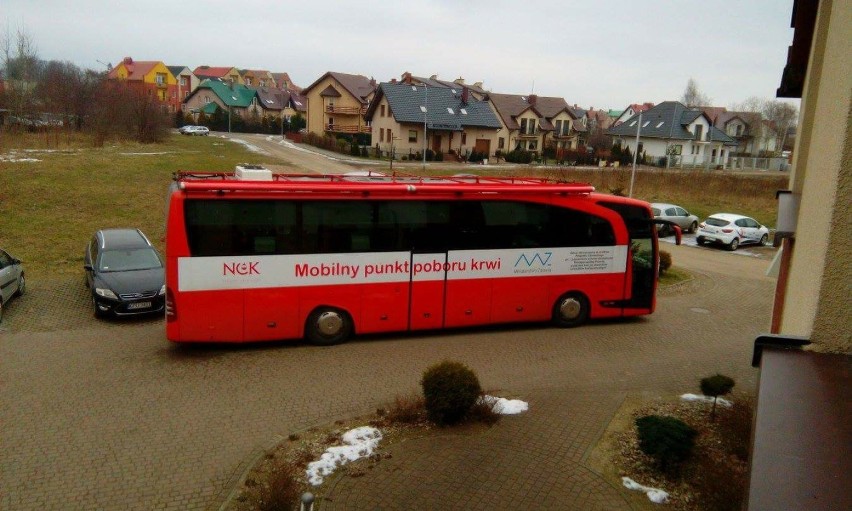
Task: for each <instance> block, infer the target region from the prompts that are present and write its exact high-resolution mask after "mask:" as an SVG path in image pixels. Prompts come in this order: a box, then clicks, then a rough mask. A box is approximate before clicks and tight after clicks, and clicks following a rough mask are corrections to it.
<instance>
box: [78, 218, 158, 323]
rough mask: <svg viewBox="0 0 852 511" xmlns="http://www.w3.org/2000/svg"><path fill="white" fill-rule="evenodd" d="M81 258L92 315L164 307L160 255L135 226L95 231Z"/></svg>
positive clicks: (127, 312) (102, 315)
mask: <svg viewBox="0 0 852 511" xmlns="http://www.w3.org/2000/svg"><path fill="white" fill-rule="evenodd" d="M84 260H85V264H84V265H83V268H84V269H85V270H86V285H87V286H88V287H89V289H91V293H92V308H93V309H94V313H95V317H104V316H108V315H115V316H126V315H132V314H146V313H154V312H162V311H164V310H165V303H166V280H165V271H164V268H163V258H162V257H160V254H159V253H158V252H157V250H156V249H155V248H154V246H153V245H151V242H150V241H149V240H148V238H147V237H146V236H145V235H144V234H143V233H142V231H140V230H139V229H103V230H100V231H98V232H96V233H95V235H94V236H92V239H91V240H90V241H89V243H88V245H86V254H85V257H84Z"/></svg>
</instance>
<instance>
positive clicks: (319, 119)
mask: <svg viewBox="0 0 852 511" xmlns="http://www.w3.org/2000/svg"><path fill="white" fill-rule="evenodd" d="M329 85H332V86H334V88H335V89H337V92H339V93H340V96H341V97H339V98H325V97H322V96H320V93H321V92H322V91H324V90H325V89H326V88H327V87H328V86H329ZM306 99H307V102H308V111H307V117H306V120H307V123H308V125H307V130H308V131H309V132H314V133H316V134H318V135H322V134H323V133H325V128H326V126H327V125H328V120H329V118H332V119H333V120H334V124H337V125H343V126H356V127H357V126H366V125H367V121H366V120H365V119H364V116H363V115H354V114H334V113H327V112H326V106H327V105H328V104H329V101H330V100H333V101H334V106H336V107H352V108H361V107H363V106H364V105H363V104H362V103H361V101H360V100H359V99H358V98H355V97H354V96H353V95H352V94H350V93H349V91H348V90H346V88H345V87H343V85H341V84H340V83H339V82H338V81H337V80H335V79H334V78H333V77H331V76H327V77H326V78H325V79H323V80H322V81H321V82H319V83H317V84H316V85H315V86H314V87H313V88H312V89H311V90H310V91H308V93H307V95H306Z"/></svg>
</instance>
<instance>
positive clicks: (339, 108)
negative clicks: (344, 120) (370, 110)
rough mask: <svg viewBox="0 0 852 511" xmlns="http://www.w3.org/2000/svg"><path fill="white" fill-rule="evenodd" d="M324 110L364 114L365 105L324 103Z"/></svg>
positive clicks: (344, 113)
mask: <svg viewBox="0 0 852 511" xmlns="http://www.w3.org/2000/svg"><path fill="white" fill-rule="evenodd" d="M325 111H326V112H327V113H330V114H342V115H364V114H366V113H367V107H365V106H363V107H359V106H335V105H326V107H325Z"/></svg>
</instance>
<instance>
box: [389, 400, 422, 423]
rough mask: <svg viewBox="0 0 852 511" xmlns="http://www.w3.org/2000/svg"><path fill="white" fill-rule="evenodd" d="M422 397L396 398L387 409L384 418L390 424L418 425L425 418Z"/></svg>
mask: <svg viewBox="0 0 852 511" xmlns="http://www.w3.org/2000/svg"><path fill="white" fill-rule="evenodd" d="M425 411H426V409H425V405H424V402H423V397H422V396H418V395H413V396H397V397H396V399H394V402H393V404H391V405H390V406H388V407H387V412H386V416H385V417H386V418H387V420H388V421H389V422H390V423H391V424H418V423H420V422H422V421H423V419H424V418H425V413H424V412H425Z"/></svg>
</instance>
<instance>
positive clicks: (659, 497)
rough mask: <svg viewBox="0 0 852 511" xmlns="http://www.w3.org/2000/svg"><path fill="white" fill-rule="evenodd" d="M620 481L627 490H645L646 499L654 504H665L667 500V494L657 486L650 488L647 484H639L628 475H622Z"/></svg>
mask: <svg viewBox="0 0 852 511" xmlns="http://www.w3.org/2000/svg"><path fill="white" fill-rule="evenodd" d="M621 482H622V484H624V487H625V488H627V489H628V490H635V491H641V492H645V494H646V495H647V496H648V499H649V500H650V501H651V502H653V503H654V504H665V503H666V502H668V500H669V494H668V493H666V492H664V491H663V490H660V489H658V488H651V487H648V486H642V485H641V484H639V483H637V482H636V481H634V480H633V479H630V478H629V477H622V478H621Z"/></svg>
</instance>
